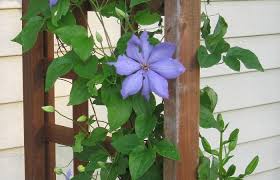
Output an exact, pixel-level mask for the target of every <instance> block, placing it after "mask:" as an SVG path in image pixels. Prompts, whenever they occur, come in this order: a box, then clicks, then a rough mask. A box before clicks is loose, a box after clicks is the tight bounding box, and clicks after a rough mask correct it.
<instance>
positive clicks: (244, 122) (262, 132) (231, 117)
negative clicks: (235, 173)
mask: <svg viewBox="0 0 280 180" xmlns="http://www.w3.org/2000/svg"><path fill="white" fill-rule="evenodd" d="M279 110H280V103H275V104H268V105H263V106H257V107H252V108H245V109H239V110H234V111H229V112H225V113H223V114H222V115H223V118H224V120H225V121H226V122H228V123H230V125H229V127H228V130H227V131H226V134H225V137H228V136H229V134H230V133H231V132H232V131H233V130H234V129H236V128H238V129H240V134H239V139H238V142H239V143H245V142H250V141H254V140H258V139H263V138H268V137H273V136H277V135H280V126H279V117H280V111H279ZM200 131H201V134H202V135H203V136H205V137H207V138H208V139H209V141H210V142H211V144H212V145H213V147H218V142H219V133H217V131H216V130H213V129H201V130H200Z"/></svg>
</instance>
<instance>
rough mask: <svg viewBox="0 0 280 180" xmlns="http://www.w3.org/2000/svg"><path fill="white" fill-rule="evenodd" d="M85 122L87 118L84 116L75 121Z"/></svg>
mask: <svg viewBox="0 0 280 180" xmlns="http://www.w3.org/2000/svg"><path fill="white" fill-rule="evenodd" d="M86 120H87V116H85V115H82V116H80V117H79V118H78V119H77V121H78V122H85V121H86Z"/></svg>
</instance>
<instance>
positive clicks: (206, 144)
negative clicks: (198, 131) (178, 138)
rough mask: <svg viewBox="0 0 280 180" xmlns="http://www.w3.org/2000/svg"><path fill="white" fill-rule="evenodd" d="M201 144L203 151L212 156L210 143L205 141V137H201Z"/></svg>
mask: <svg viewBox="0 0 280 180" xmlns="http://www.w3.org/2000/svg"><path fill="white" fill-rule="evenodd" d="M201 143H202V146H203V149H204V150H205V151H206V152H208V153H210V154H212V148H211V145H210V143H209V142H208V141H207V139H206V138H205V137H201Z"/></svg>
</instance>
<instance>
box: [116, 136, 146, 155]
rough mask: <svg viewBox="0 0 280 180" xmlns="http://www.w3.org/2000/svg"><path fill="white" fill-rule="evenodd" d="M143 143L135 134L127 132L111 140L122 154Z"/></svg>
mask: <svg viewBox="0 0 280 180" xmlns="http://www.w3.org/2000/svg"><path fill="white" fill-rule="evenodd" d="M141 144H143V142H142V140H140V139H139V138H138V137H137V136H136V134H129V135H125V136H122V137H119V138H117V139H115V140H113V142H112V145H113V147H114V148H115V149H116V150H117V151H118V152H121V153H123V154H129V153H130V152H131V151H132V150H133V149H134V148H136V147H137V146H139V145H141Z"/></svg>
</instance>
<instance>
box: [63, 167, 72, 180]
mask: <svg viewBox="0 0 280 180" xmlns="http://www.w3.org/2000/svg"><path fill="white" fill-rule="evenodd" d="M71 177H72V171H71V169H69V170H68V171H67V173H66V174H65V180H70V179H71Z"/></svg>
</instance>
